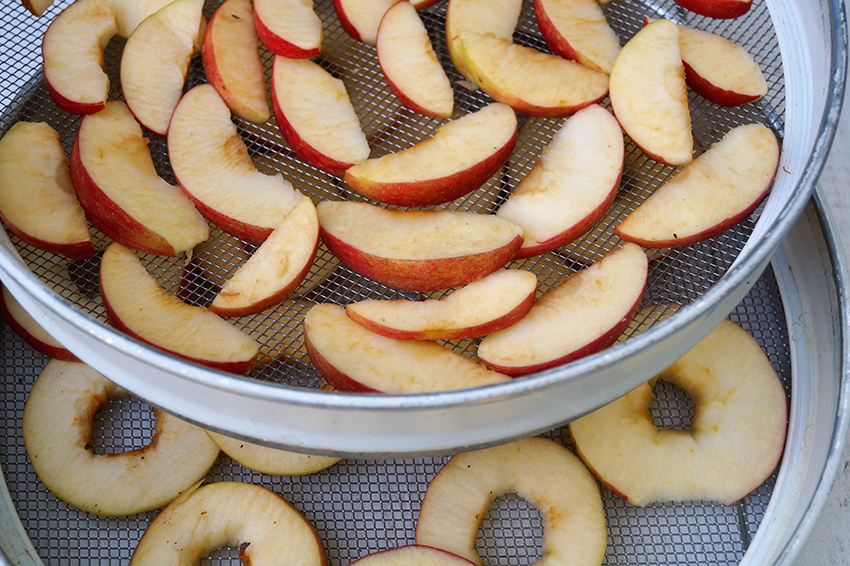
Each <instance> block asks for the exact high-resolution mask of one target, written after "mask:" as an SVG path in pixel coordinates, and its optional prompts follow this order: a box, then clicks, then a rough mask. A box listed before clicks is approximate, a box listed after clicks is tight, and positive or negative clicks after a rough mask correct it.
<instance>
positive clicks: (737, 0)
mask: <svg viewBox="0 0 850 566" xmlns="http://www.w3.org/2000/svg"><path fill="white" fill-rule="evenodd" d="M676 4H678V5H679V6H681V7H682V8H684V9H685V10H689V11H691V12H693V13H694V14H699V15H700V16H706V17H708V18H715V19H719V20H727V19H731V18H739V17H741V16H743V15H744V14H746V13H747V12H749V11H750V7H751V6H752V5H753V0H676Z"/></svg>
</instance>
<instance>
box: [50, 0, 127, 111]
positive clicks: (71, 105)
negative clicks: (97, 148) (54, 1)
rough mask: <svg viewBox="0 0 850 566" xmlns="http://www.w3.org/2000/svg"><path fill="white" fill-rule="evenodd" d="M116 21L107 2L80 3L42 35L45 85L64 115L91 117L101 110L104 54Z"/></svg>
mask: <svg viewBox="0 0 850 566" xmlns="http://www.w3.org/2000/svg"><path fill="white" fill-rule="evenodd" d="M116 17H117V16H116V14H115V10H114V9H113V8H112V6H111V5H110V4H109V2H108V1H107V0H80V1H79V2H74V3H73V4H70V5H69V6H68V7H67V8H65V9H64V10H62V11H61V12H60V13H59V15H58V16H56V18H55V19H54V20H53V21H52V22H51V23H50V25H49V26H48V27H47V31H45V32H44V37H43V39H42V43H41V56H42V67H43V69H44V81H45V83H46V84H47V91H48V92H49V93H50V97H51V98H52V99H53V101H54V102H55V103H56V105H57V106H58V107H59V108H61V109H62V110H64V111H65V112H69V113H71V114H94V113H95V112H98V111H100V110H101V109H103V106H104V105H105V103H106V99H107V97H108V96H109V77H108V76H107V75H106V72H105V71H104V70H103V50H104V48H105V47H106V44H107V43H109V40H110V39H112V37H113V36H114V35H115V33H116V32H117V31H118V22H117V19H116Z"/></svg>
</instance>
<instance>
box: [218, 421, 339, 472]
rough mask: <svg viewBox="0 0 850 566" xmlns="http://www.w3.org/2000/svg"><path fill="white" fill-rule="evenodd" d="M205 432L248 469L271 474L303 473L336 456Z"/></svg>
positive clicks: (327, 465) (325, 465)
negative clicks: (274, 446) (269, 445)
mask: <svg viewBox="0 0 850 566" xmlns="http://www.w3.org/2000/svg"><path fill="white" fill-rule="evenodd" d="M207 434H208V435H209V437H210V438H212V440H213V442H215V443H216V444H217V445H218V447H219V448H221V451H222V452H224V453H225V454H227V455H228V456H230V457H231V458H232V459H233V460H235V461H236V462H238V463H239V464H240V465H242V466H245V467H246V468H248V469H249V470H254V471H255V472H260V473H261V474H268V475H270V476H304V475H307V474H313V473H316V472H320V471H322V470H325V469H327V468H330V467H331V466H333V465H334V464H336V463H337V462H339V460H340V459H339V458H332V457H329V456H313V455H310V454H301V453H298V452H290V451H288V450H278V449H277V448H269V447H268V446H263V445H262V444H255V443H253V442H247V441H245V440H240V439H238V438H233V437H232V436H225V435H223V434H219V433H217V432H213V431H211V430H208V431H207Z"/></svg>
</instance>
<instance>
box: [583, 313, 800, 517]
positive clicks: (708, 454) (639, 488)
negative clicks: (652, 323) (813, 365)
mask: <svg viewBox="0 0 850 566" xmlns="http://www.w3.org/2000/svg"><path fill="white" fill-rule="evenodd" d="M659 379H660V380H663V381H667V382H670V383H673V384H675V385H678V386H679V387H681V388H682V389H684V390H685V391H687V392H688V393H689V394H690V395H691V398H692V399H693V402H694V407H693V417H692V418H691V422H690V429H689V430H677V429H672V428H662V429H659V428H657V427H656V425H655V424H654V423H653V419H652V416H651V415H650V411H649V408H650V405H651V404H652V401H653V398H654V396H653V392H652V387H653V385H654V384H655V383H656V381H657V380H659ZM786 425H787V421H786V397H785V390H784V388H783V386H782V382H781V381H780V380H779V378H778V376H777V374H776V371H775V370H774V369H773V366H771V364H770V360H769V359H768V358H767V356H766V355H765V354H764V352H763V351H762V349H761V347H760V346H759V344H758V342H756V341H755V340H754V339H753V337H752V336H750V334H749V333H748V332H747V331H746V330H744V329H742V328H741V327H740V326H738V325H736V324H735V323H733V322H731V321H729V320H724V321H722V322H721V323H720V325H718V326H717V328H715V329H714V330H712V331H711V333H710V334H709V335H708V336H707V337H706V338H704V339H703V340H702V341H701V342H700V343H698V344H697V345H696V346H695V347H694V348H693V349H692V350H690V351H689V352H688V353H686V354H685V355H684V356H682V357H681V358H680V359H679V360H678V361H676V362H674V363H673V365H671V366H670V367H668V368H667V369H665V370H664V371H662V372H661V373H659V374H658V375H656V376H655V377H653V378H652V379H651V380H650V381H648V382H647V383H645V384H643V385H641V386H639V387H638V388H637V389H635V390H634V391H632V392H630V393H627V394H626V395H625V396H623V397H621V398H619V399H617V400H616V401H614V402H613V403H611V404H609V405H606V406H605V407H602V408H601V409H599V410H597V411H595V412H593V413H591V414H589V415H587V416H585V417H582V418H580V419H578V420H576V421H573V422H572V423H570V434H571V436H572V438H573V443H574V445H575V447H576V451H577V452H578V454H579V455H580V456H581V458H582V459H583V460H584V461H585V463H586V464H587V465H588V467H589V468H590V469H591V471H593V473H594V474H595V475H596V476H597V477H598V478H599V480H600V481H601V482H602V483H603V485H605V486H606V487H608V488H609V489H611V491H613V492H614V493H615V494H616V495H618V496H619V497H621V498H623V499H624V500H626V501H628V502H629V503H631V504H632V505H648V504H650V503H653V502H662V501H692V500H708V501H716V502H721V503H724V504H727V505H731V504H732V503H734V502H736V501H738V500H740V499H741V498H742V497H744V496H745V495H747V494H748V493H750V492H751V491H753V490H754V489H756V488H757V487H758V486H759V485H760V484H761V483H762V482H764V480H765V479H766V478H767V477H768V476H769V475H770V474H771V473H772V472H773V470H774V469H775V468H776V465H777V464H778V463H779V459H780V457H781V456H782V449H783V445H784V443H785V434H786Z"/></svg>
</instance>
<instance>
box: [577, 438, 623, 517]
mask: <svg viewBox="0 0 850 566" xmlns="http://www.w3.org/2000/svg"><path fill="white" fill-rule="evenodd" d="M567 430H568V431H569V432H570V436H572V431H571V430H570V425H569V424H567ZM573 447H574V448H575V451H576V456H578V457H579V458H581V461H582V462H584V465H585V466H587V469H588V471H590V473H591V474H593V477H595V478H596V479H597V481H599V483H601V484H602V487H604V488H605V489H607V490H608V491H610V492H611V493H613V494H614V495H615V496H617V497H619V498H620V499H622V500H623V501H626V502H629V496H628V495H626V494H625V493H622V492H621V491H619V490H618V489H616V488H615V487H614V486H613V485H611V484H610V483H608V482H606V481H605V480H601V479H599V478H600V475H599V473H598V472H597V471H596V468H594V467H593V466H591V465H590V463H589V462H588V461H587V458H585V456H584V454H582V451H581V449H580V448H579V447H578V446H576V445H575V443H573Z"/></svg>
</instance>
